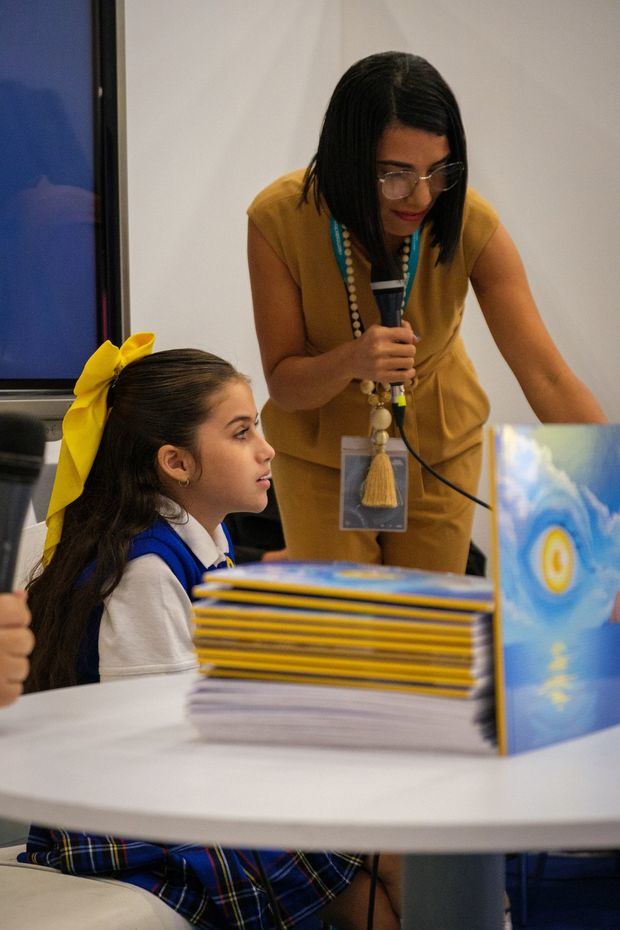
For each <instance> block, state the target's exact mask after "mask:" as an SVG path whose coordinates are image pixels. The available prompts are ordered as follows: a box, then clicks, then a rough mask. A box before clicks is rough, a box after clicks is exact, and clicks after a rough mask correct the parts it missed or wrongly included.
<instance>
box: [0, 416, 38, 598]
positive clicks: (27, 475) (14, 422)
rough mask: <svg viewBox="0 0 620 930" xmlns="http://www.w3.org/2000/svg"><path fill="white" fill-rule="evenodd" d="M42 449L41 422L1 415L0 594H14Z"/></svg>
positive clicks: (28, 417) (32, 418)
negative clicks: (28, 511)
mask: <svg viewBox="0 0 620 930" xmlns="http://www.w3.org/2000/svg"><path fill="white" fill-rule="evenodd" d="M44 449H45V427H44V426H43V423H41V421H40V420H37V418H36V417H32V416H28V415H27V414H23V413H3V414H0V593H6V592H8V591H12V590H13V576H14V575H15V563H16V561H17V550H18V548H19V540H20V536H21V532H22V528H23V525H24V520H25V519H26V512H27V510H28V504H29V503H30V498H31V493H32V486H33V484H34V483H35V481H36V480H37V478H38V477H39V472H40V470H41V465H42V463H43V452H44Z"/></svg>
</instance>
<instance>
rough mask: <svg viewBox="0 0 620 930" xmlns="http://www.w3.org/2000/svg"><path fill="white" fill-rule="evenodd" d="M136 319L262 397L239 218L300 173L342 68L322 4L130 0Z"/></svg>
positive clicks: (326, 5)
mask: <svg viewBox="0 0 620 930" xmlns="http://www.w3.org/2000/svg"><path fill="white" fill-rule="evenodd" d="M125 13H126V71H127V127H128V130H127V145H128V197H129V242H130V291H131V322H132V329H133V331H138V330H141V329H152V330H153V331H155V332H156V333H157V337H158V338H157V343H156V347H158V348H160V349H164V348H172V347H180V346H190V345H191V346H197V347H199V348H203V349H208V350H209V351H212V352H215V353H216V354H218V355H222V356H224V357H225V358H228V359H229V360H230V361H232V362H233V363H234V364H236V365H237V366H238V367H239V368H240V369H241V370H242V371H244V372H246V373H247V374H249V375H250V376H251V377H252V379H253V381H254V387H255V393H256V395H257V399H258V400H259V401H260V402H262V401H263V400H264V399H265V398H266V390H265V387H264V380H263V377H262V370H261V367H260V360H259V357H258V348H257V345H256V341H255V337H254V327H253V321H252V309H251V300H250V289H249V280H248V274H247V267H246V259H245V235H246V216H245V211H246V208H247V206H248V205H249V203H250V201H251V200H252V198H253V197H254V196H255V194H257V193H258V191H259V190H260V189H261V188H262V187H264V186H265V185H266V184H267V183H268V182H269V181H271V180H273V179H274V178H275V177H277V176H278V175H279V174H282V173H283V172H285V171H287V170H291V169H292V168H297V167H300V166H302V165H304V164H306V163H307V162H308V161H309V160H310V157H311V156H312V154H313V151H314V147H315V146H316V140H317V138H318V132H319V127H320V123H321V119H322V116H323V111H324V108H325V104H326V101H327V99H328V96H329V94H330V92H331V88H332V86H333V84H334V83H335V81H336V80H337V79H338V76H339V72H340V61H341V55H340V47H341V35H340V11H339V7H338V4H337V3H333V2H330V0H325V2H323V0H321V2H317V0H314V2H312V3H308V2H304V0H270V2H265V0H261V2H260V3H251V2H249V0H125Z"/></svg>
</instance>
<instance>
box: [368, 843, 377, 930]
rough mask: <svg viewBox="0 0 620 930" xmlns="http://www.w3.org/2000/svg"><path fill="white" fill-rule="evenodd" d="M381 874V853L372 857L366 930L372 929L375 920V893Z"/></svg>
mask: <svg viewBox="0 0 620 930" xmlns="http://www.w3.org/2000/svg"><path fill="white" fill-rule="evenodd" d="M378 876H379V853H375V854H374V856H373V857H372V867H371V870H370V889H369V891H368V919H367V921H366V930H372V928H373V924H374V920H375V895H376V892H377V878H378Z"/></svg>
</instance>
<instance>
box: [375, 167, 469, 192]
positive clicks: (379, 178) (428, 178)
mask: <svg viewBox="0 0 620 930" xmlns="http://www.w3.org/2000/svg"><path fill="white" fill-rule="evenodd" d="M457 167H458V168H459V171H458V174H457V176H456V177H455V179H454V181H453V183H452V184H451V185H450V186H449V187H444V188H442V190H440V191H433V189H432V187H431V184H430V182H431V180H432V178H433V177H434V176H435V175H436V174H438V173H439V172H440V171H446V170H447V169H448V168H457ZM464 168H465V165H464V164H463V162H462V161H452V162H450V163H449V164H447V165H440V166H439V167H438V168H435V169H434V171H431V173H430V174H418V173H417V171H410V170H409V169H407V168H404V169H402V170H401V171H388V172H387V174H384V175H377V181H378V182H379V183H380V184H381V192H382V194H383V196H384V197H385V199H386V200H404V198H405V197H409V196H410V195H411V194H413V192H414V190H415V189H416V187H417V186H418V184H419V183H420V181H428V182H429V188H430V190H431V193H433V194H436V195H437V196H438V195H439V194H445V193H446V191H451V190H452V188H453V187H456V185H457V184H458V183H459V180H460V178H461V175H462V174H463V170H464ZM405 176H408V177H410V178H412V179H413V178H415V181H413V183H412V185H411V188H410V189H409V191H408V192H407V193H406V194H402V195H401V196H399V197H389V196H388V195H387V194H386V193H385V187H384V184H385V182H386V181H388V180H389V179H390V178H393V177H405Z"/></svg>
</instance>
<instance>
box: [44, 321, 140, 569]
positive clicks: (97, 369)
mask: <svg viewBox="0 0 620 930" xmlns="http://www.w3.org/2000/svg"><path fill="white" fill-rule="evenodd" d="M154 342H155V335H154V334H153V333H136V335H135V336H130V337H129V339H126V340H125V342H124V343H123V344H122V346H121V347H120V349H119V348H118V346H115V345H112V343H111V342H110V341H109V340H108V341H107V342H104V343H103V345H100V346H99V348H98V349H97V351H96V352H94V353H93V355H91V357H90V358H89V359H88V361H87V362H86V364H85V365H84V369H83V371H82V374H81V375H80V377H79V378H78V380H77V382H76V385H75V388H74V391H73V393H74V394H75V400H74V401H73V403H72V404H71V406H70V407H69V409H68V410H67V412H66V414H65V416H64V419H63V421H62V443H61V446H60V454H59V456H58V467H57V469H56V477H55V479H54V486H53V488H52V496H51V499H50V505H49V508H48V511H47V517H46V519H45V522H46V523H47V536H46V537H45V547H44V550H43V561H44V563H45V564H46V565H47V564H49V562H50V559H51V558H52V556H53V554H54V550H55V549H56V546H57V545H58V543H59V542H60V537H61V535H62V524H63V520H64V515H65V509H66V508H67V507H68V506H69V504H71V503H73V501H75V500H77V499H78V497H79V496H80V494H81V493H82V492H83V490H84V485H85V483H86V479H87V478H88V475H89V472H90V470H91V468H92V466H93V462H94V461H95V456H96V455H97V450H98V449H99V445H100V443H101V437H102V436H103V429H104V427H105V424H106V420H107V418H108V402H107V401H108V390H109V388H110V385H111V384H112V382H113V380H114V379H115V378H117V377H118V375H119V373H120V372H121V371H122V370H123V368H125V366H126V365H129V364H131V362H135V361H136V360H137V359H139V358H142V357H143V356H144V355H149V353H150V352H151V351H152V349H153V343H154Z"/></svg>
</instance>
